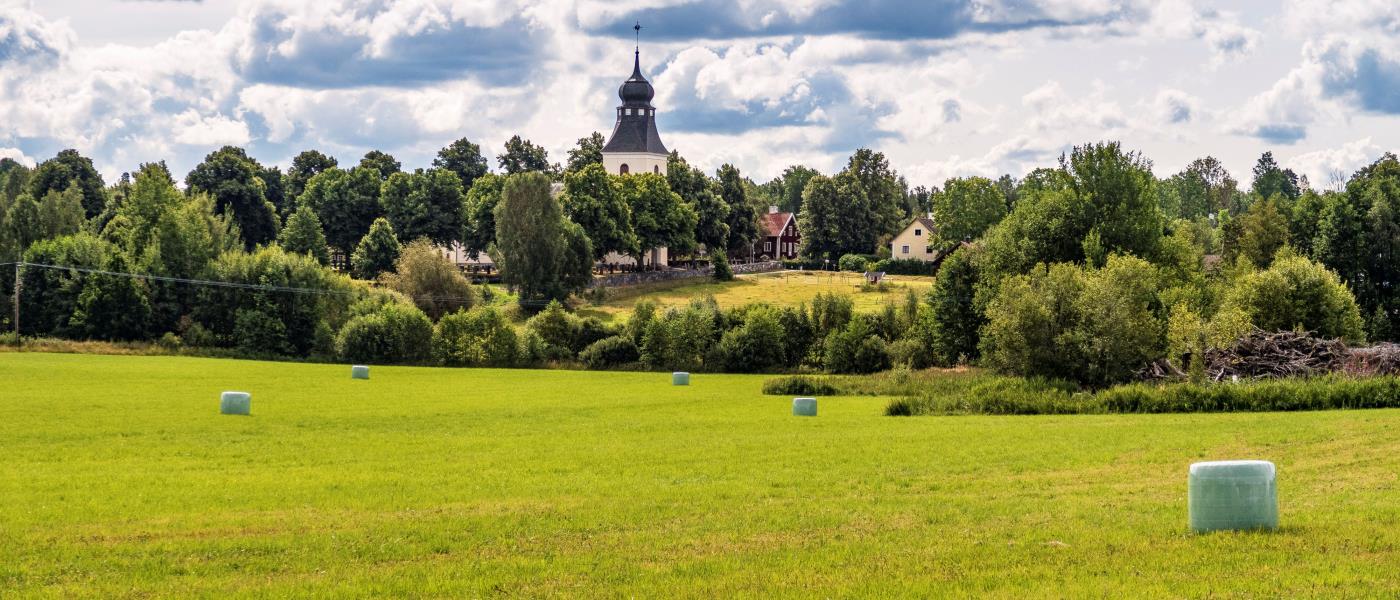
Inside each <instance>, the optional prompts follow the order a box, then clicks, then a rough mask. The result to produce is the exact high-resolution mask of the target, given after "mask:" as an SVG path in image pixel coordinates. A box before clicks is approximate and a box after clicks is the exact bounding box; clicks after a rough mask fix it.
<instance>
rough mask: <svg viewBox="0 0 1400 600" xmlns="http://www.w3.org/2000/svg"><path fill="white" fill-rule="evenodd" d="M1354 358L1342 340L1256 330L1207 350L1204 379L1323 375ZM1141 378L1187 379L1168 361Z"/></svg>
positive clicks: (1148, 369)
mask: <svg viewBox="0 0 1400 600" xmlns="http://www.w3.org/2000/svg"><path fill="white" fill-rule="evenodd" d="M1351 354H1352V351H1351V350H1349V349H1348V348H1347V345H1346V343H1345V342H1342V341H1341V340H1326V339H1322V338H1318V337H1314V336H1313V335H1312V334H1310V333H1298V332H1295V331H1277V332H1268V331H1263V330H1260V329H1256V330H1254V331H1253V332H1251V333H1249V334H1248V335H1246V336H1244V337H1242V338H1240V339H1239V340H1237V341H1236V342H1235V343H1234V344H1233V345H1231V346H1230V347H1229V348H1219V349H1216V348H1212V349H1210V350H1207V351H1206V354H1205V375H1206V379H1207V380H1210V381H1234V380H1237V379H1277V378H1282V377H1309V376H1313V375H1324V374H1327V373H1331V372H1333V371H1337V370H1340V369H1342V368H1343V366H1344V365H1347V364H1348V361H1350V360H1351ZM1394 358H1395V363H1394V365H1395V367H1396V368H1400V351H1397V353H1396V355H1395V357H1394ZM1138 375H1139V377H1140V378H1141V379H1144V380H1147V381H1160V380H1164V379H1185V378H1187V374H1186V373H1185V372H1183V371H1182V370H1181V368H1179V367H1178V366H1176V365H1174V364H1172V363H1171V362H1170V361H1167V360H1165V359H1163V360H1159V361H1156V362H1154V363H1152V364H1150V365H1148V366H1147V367H1146V368H1145V369H1143V370H1142V371H1141V372H1140V373H1139V374H1138Z"/></svg>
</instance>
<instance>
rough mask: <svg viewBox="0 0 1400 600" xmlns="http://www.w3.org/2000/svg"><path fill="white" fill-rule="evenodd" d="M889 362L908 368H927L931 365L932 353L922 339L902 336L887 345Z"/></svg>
mask: <svg viewBox="0 0 1400 600" xmlns="http://www.w3.org/2000/svg"><path fill="white" fill-rule="evenodd" d="M889 353H890V363H891V364H894V365H900V366H904V367H908V368H910V369H927V368H929V367H932V366H933V353H932V351H930V350H929V348H928V346H927V345H925V344H924V343H923V342H922V341H920V340H917V339H914V338H904V339H901V340H897V341H895V342H893V343H891V344H890V345H889Z"/></svg>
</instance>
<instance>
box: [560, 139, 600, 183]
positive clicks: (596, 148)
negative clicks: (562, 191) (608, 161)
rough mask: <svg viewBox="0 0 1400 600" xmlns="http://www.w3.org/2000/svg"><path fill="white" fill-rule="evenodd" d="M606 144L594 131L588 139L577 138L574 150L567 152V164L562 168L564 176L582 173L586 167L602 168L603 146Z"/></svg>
mask: <svg viewBox="0 0 1400 600" xmlns="http://www.w3.org/2000/svg"><path fill="white" fill-rule="evenodd" d="M606 143H607V140H605V139H603V134H601V133H598V132H596V131H595V132H593V133H592V134H591V135H589V136H588V137H582V138H579V139H578V143H577V144H575V145H574V148H573V149H572V150H569V162H568V163H567V165H566V166H565V167H564V172H565V174H568V173H572V172H575V171H582V170H583V169H584V167H587V166H588V165H599V166H602V164H603V145H604V144H606Z"/></svg>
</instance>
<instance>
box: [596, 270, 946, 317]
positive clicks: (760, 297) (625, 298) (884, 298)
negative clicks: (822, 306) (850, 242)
mask: <svg viewBox="0 0 1400 600" xmlns="http://www.w3.org/2000/svg"><path fill="white" fill-rule="evenodd" d="M701 281H703V283H690V282H678V283H671V284H660V285H647V286H637V287H635V288H618V289H615V290H612V295H611V296H610V297H609V298H608V300H606V301H605V302H603V303H601V304H597V305H594V306H589V307H586V308H585V309H584V310H583V311H582V314H585V315H589V314H591V315H596V316H601V317H604V318H613V317H617V316H619V315H621V316H624V317H625V315H626V314H628V313H630V312H631V310H632V307H633V306H634V305H636V303H637V301H638V300H641V299H643V298H645V299H650V300H653V301H655V302H656V303H657V304H660V305H661V306H678V305H682V304H685V303H687V302H690V300H691V299H692V298H698V297H703V296H714V297H715V301H716V302H718V303H719V305H720V307H721V308H730V307H735V306H743V305H745V304H753V303H758V302H766V303H768V304H771V305H774V306H797V305H798V304H802V303H809V304H810V303H811V301H812V299H813V298H815V297H816V296H817V294H820V293H823V292H834V293H837V294H845V295H849V296H851V300H853V301H854V302H855V309H856V311H857V312H874V311H877V310H880V309H882V308H884V306H885V305H886V304H890V303H899V302H902V301H903V300H904V295H905V294H906V293H907V292H908V291H909V290H914V292H916V293H918V294H923V293H925V292H927V291H928V288H929V287H930V286H932V285H933V278H932V277H906V276H899V275H890V276H887V277H886V278H885V281H887V282H889V285H888V286H886V287H887V289H886V290H885V291H868V292H866V291H861V289H860V288H861V284H862V283H864V282H865V278H864V277H863V276H862V275H861V274H860V273H837V272H826V271H822V272H818V271H783V272H779V273H763V274H757V275H740V276H738V277H737V278H735V279H734V281H729V282H725V283H718V282H715V281H713V280H709V279H705V280H701Z"/></svg>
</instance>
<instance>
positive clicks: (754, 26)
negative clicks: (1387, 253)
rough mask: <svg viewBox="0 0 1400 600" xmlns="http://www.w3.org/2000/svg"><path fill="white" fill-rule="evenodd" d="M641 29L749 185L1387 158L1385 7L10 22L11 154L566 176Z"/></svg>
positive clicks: (117, 14) (727, 8) (1391, 6)
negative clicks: (442, 165)
mask: <svg viewBox="0 0 1400 600" xmlns="http://www.w3.org/2000/svg"><path fill="white" fill-rule="evenodd" d="M637 20H640V21H642V24H643V27H644V29H643V35H642V62H643V70H644V72H646V73H647V75H648V76H649V77H650V78H651V79H652V81H653V83H654V84H655V85H656V88H657V98H656V100H655V103H656V105H657V107H658V109H659V111H660V112H659V116H658V120H659V122H660V126H661V128H662V137H663V139H664V140H665V142H666V144H667V146H668V147H670V148H673V149H677V150H679V151H680V152H681V153H682V154H683V155H684V156H686V157H687V158H688V159H690V160H691V162H693V163H697V164H699V165H701V166H704V167H706V168H708V169H714V168H716V167H718V166H719V165H720V164H723V163H726V162H729V163H733V164H735V165H737V166H738V167H739V168H740V169H741V170H743V171H744V172H745V173H747V174H749V175H750V176H752V177H753V178H754V179H756V180H759V181H763V180H767V179H769V178H771V177H772V176H774V175H776V174H778V173H780V172H781V171H782V169H783V168H784V167H786V166H788V165H791V164H797V163H801V164H807V165H810V166H813V167H816V168H819V169H822V170H824V171H831V170H835V169H837V168H839V167H840V165H841V164H842V163H843V161H844V160H845V158H846V157H847V156H848V155H849V154H850V153H851V151H853V150H854V149H856V148H858V147H862V146H868V147H873V148H876V149H879V150H881V151H883V152H885V153H886V155H888V156H889V157H890V160H891V162H892V163H893V165H894V166H895V167H896V168H897V169H899V170H900V171H901V172H902V173H904V174H905V175H906V176H907V178H908V179H909V180H910V182H911V183H912V184H915V185H930V186H936V185H941V184H942V182H943V180H944V179H946V178H947V177H951V176H966V175H989V176H996V175H999V174H1001V173H1011V174H1013V175H1020V174H1022V173H1024V172H1026V171H1028V170H1029V169H1031V168H1034V167H1037V166H1045V165H1051V164H1053V163H1054V162H1055V160H1056V158H1057V157H1058V156H1059V154H1060V153H1061V152H1063V151H1064V150H1065V149H1066V148H1068V147H1069V146H1071V145H1073V144H1077V143H1083V142H1088V141H1097V140H1103V139H1116V140H1120V141H1122V142H1123V143H1124V144H1125V145H1126V146H1128V147H1129V148H1131V149H1135V150H1139V151H1142V152H1143V153H1144V154H1145V155H1146V156H1148V157H1149V158H1151V159H1152V160H1153V161H1154V165H1155V169H1156V171H1157V173H1158V174H1159V175H1162V176H1166V175H1169V174H1171V173H1173V172H1175V171H1177V170H1180V169H1181V168H1182V167H1183V166H1184V165H1185V164H1187V163H1188V162H1190V161H1191V160H1192V159H1195V158H1198V157H1201V156H1204V155H1207V154H1210V155H1214V156H1216V157H1217V158H1220V159H1221V160H1222V161H1224V163H1225V164H1226V166H1227V167H1228V168H1229V169H1230V170H1231V172H1232V173H1233V174H1234V175H1235V176H1236V178H1237V179H1240V180H1241V181H1246V182H1247V181H1248V178H1249V177H1248V172H1249V169H1250V167H1251V166H1252V165H1253V162H1254V160H1255V159H1256V158H1257V157H1258V156H1259V154H1260V153H1261V152H1263V151H1265V150H1272V151H1273V152H1274V154H1275V156H1276V157H1278V158H1279V160H1280V161H1281V162H1282V163H1283V164H1285V165H1287V166H1290V167H1292V168H1294V169H1296V170H1298V171H1300V172H1302V173H1304V174H1306V175H1307V176H1308V177H1309V179H1310V181H1311V183H1312V185H1313V186H1314V187H1317V188H1326V187H1330V186H1331V185H1332V184H1333V174H1334V173H1338V172H1340V173H1344V174H1349V173H1350V172H1351V171H1353V170H1354V169H1356V168H1357V167H1359V166H1361V165H1363V164H1366V163H1368V162H1370V161H1372V160H1374V159H1375V158H1377V157H1378V156H1380V154H1381V153H1383V152H1385V151H1396V150H1397V145H1400V144H1397V140H1400V3H1396V2H1394V1H1393V0H1341V1H1335V2H1329V1H1325V0H1283V1H1279V2H1262V1H1240V2H1229V1H1227V2H1194V1H1192V0H1163V1H1147V0H863V1H862V0H786V1H781V0H647V1H639V2H618V1H616V0H318V1H317V2H303V1H300V0H202V1H201V0H160V1H152V0H38V1H30V0H0V156H9V157H13V158H17V159H19V160H22V161H25V162H29V163H32V162H34V161H38V160H43V159H44V158H47V157H50V156H52V155H53V154H55V153H56V152H57V151H58V150H60V149H63V148H67V147H74V148H78V149H79V150H80V151H82V152H83V153H84V154H87V155H88V156H91V157H93V159H94V161H95V162H96V163H97V165H98V168H99V169H100V170H101V171H102V172H103V173H104V175H106V176H108V177H109V178H110V177H115V176H116V175H117V174H119V173H121V172H122V171H127V170H132V169H134V168H135V167H136V165H137V164H139V163H141V162H149V161H153V160H161V159H165V160H167V161H168V162H169V163H170V164H171V166H172V168H173V169H174V170H175V171H176V172H177V173H184V172H186V171H188V170H189V169H190V168H191V167H192V166H193V165H194V164H195V163H197V162H198V161H199V160H200V159H201V158H202V157H203V156H204V155H205V154H207V153H208V152H209V151H211V150H213V149H215V148H217V147H218V146H221V145H224V144H236V145H242V146H246V147H248V148H249V150H250V152H251V153H252V154H253V155H254V156H255V157H257V158H259V159H260V160H262V161H264V162H265V163H270V164H280V165H283V166H285V165H287V164H288V163H290V160H291V157H292V156H294V155H295V154H296V153H297V152H299V151H301V150H304V149H307V148H317V149H320V150H322V151H325V152H328V153H330V154H332V155H333V156H336V157H337V158H338V159H340V161H341V162H342V163H343V164H344V163H354V162H356V161H357V160H358V158H359V157H360V156H361V155H363V154H364V153H365V152H366V151H367V150H370V149H376V148H377V149H382V150H385V151H388V152H390V153H392V154H394V155H395V156H397V157H398V158H399V159H400V160H401V161H403V162H404V164H405V166H408V167H415V166H426V165H427V163H428V162H429V161H430V160H431V158H432V156H433V154H434V153H435V152H436V151H437V149H438V148H440V147H442V146H443V145H445V144H447V143H449V142H450V141H452V140H454V139H457V138H459V137H468V138H470V139H472V140H473V141H476V142H478V143H479V144H481V145H482V146H483V148H485V149H486V150H487V151H488V152H492V153H494V152H495V151H497V150H498V149H499V148H501V146H502V145H503V143H504V142H505V140H506V139H508V138H509V137H510V136H512V135H515V134H520V135H523V136H525V137H527V138H530V139H532V140H534V141H535V142H537V143H540V144H542V145H544V146H545V147H546V148H547V149H548V150H549V151H550V154H551V157H553V158H554V159H556V160H560V161H562V160H563V158H564V156H565V154H564V153H565V152H566V150H567V149H568V148H569V147H571V146H572V145H573V143H574V141H575V140H577V139H578V138H580V137H584V136H586V135H588V134H589V133H590V132H592V131H595V130H596V131H602V132H603V133H604V134H607V133H608V132H609V131H610V130H611V127H612V118H613V107H614V106H615V104H616V103H617V97H616V89H617V85H618V84H619V83H620V82H621V81H622V80H623V79H625V78H626V76H627V75H628V74H629V73H630V71H631V58H632V56H631V52H632V44H633V42H632V30H631V25H632V23H633V22H635V21H637Z"/></svg>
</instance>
